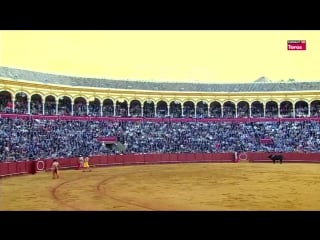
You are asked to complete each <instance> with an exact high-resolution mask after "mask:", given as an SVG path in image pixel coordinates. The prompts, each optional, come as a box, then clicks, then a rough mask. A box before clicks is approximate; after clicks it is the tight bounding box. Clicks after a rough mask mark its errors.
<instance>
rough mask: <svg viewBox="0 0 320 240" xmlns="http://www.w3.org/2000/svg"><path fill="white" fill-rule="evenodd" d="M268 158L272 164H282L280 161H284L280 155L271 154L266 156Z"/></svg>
mask: <svg viewBox="0 0 320 240" xmlns="http://www.w3.org/2000/svg"><path fill="white" fill-rule="evenodd" d="M268 158H270V159H271V160H272V162H273V163H276V161H279V162H280V163H282V161H283V159H284V158H283V156H282V155H281V154H279V155H274V154H271V155H269V156H268Z"/></svg>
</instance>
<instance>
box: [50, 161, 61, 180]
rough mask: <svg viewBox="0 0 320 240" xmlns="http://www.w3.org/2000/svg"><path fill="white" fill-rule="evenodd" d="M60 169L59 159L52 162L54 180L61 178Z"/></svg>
mask: <svg viewBox="0 0 320 240" xmlns="http://www.w3.org/2000/svg"><path fill="white" fill-rule="evenodd" d="M59 168H60V163H59V162H58V160H57V159H54V160H53V162H52V166H51V169H52V179H55V178H59V176H60V173H59Z"/></svg>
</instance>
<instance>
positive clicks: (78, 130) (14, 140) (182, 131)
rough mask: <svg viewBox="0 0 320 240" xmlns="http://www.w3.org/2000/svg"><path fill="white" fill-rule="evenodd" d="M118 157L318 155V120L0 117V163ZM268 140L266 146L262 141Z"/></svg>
mask: <svg viewBox="0 0 320 240" xmlns="http://www.w3.org/2000/svg"><path fill="white" fill-rule="evenodd" d="M107 136H116V137H117V139H118V141H119V143H120V144H122V145H123V146H125V152H124V153H156V152H158V153H182V152H183V153H190V152H192V153H197V152H208V153H215V152H234V151H237V152H240V151H256V152H257V151H277V152H279V151H284V152H294V151H306V152H319V151H320V123H319V122H318V121H312V120H303V121H270V122H245V123H244V122H243V123H241V122H199V121H190V122H173V121H168V122H164V121H159V122H151V121H137V122H135V121H120V120H113V121H91V120H90V121H78V120H77V121H76V120H43V119H32V118H28V119H22V118H0V160H1V161H4V160H11V161H15V160H28V159H38V158H41V159H44V158H63V157H77V156H80V155H104V154H119V153H120V152H119V149H118V148H117V147H115V146H116V145H115V144H113V145H106V144H104V143H103V142H101V141H99V140H98V138H100V137H107ZM265 139H268V141H262V140H265Z"/></svg>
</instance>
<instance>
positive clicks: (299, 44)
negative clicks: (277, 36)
mask: <svg viewBox="0 0 320 240" xmlns="http://www.w3.org/2000/svg"><path fill="white" fill-rule="evenodd" d="M287 48H288V50H289V51H301V50H302V51H303V50H307V41H306V40H288V41H287Z"/></svg>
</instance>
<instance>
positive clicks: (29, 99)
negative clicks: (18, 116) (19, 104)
mask: <svg viewBox="0 0 320 240" xmlns="http://www.w3.org/2000/svg"><path fill="white" fill-rule="evenodd" d="M30 103H31V98H30V97H28V98H27V105H28V111H27V114H30Z"/></svg>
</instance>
